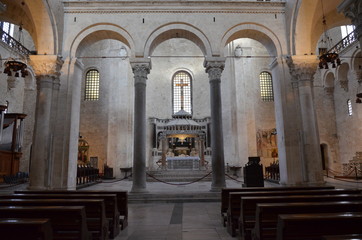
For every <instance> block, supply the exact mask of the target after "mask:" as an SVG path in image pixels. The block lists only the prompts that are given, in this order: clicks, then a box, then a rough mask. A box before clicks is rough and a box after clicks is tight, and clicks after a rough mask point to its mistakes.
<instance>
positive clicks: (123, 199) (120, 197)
mask: <svg viewBox="0 0 362 240" xmlns="http://www.w3.org/2000/svg"><path fill="white" fill-rule="evenodd" d="M18 193H20V194H116V195H117V208H118V211H119V215H120V220H119V222H120V225H121V230H123V229H125V228H126V227H127V226H128V192H127V191H99V190H79V191H76V190H22V191H15V194H18Z"/></svg>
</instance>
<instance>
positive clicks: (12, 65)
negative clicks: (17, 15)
mask: <svg viewBox="0 0 362 240" xmlns="http://www.w3.org/2000/svg"><path fill="white" fill-rule="evenodd" d="M9 37H11V36H9ZM12 40H13V41H12V44H14V45H15V46H16V47H17V49H20V48H24V47H23V44H22V40H23V27H22V23H20V26H19V41H16V40H15V39H12ZM4 67H5V69H4V73H5V74H7V75H8V76H9V77H11V76H12V75H13V73H14V77H20V76H21V77H22V78H25V77H26V76H27V75H28V72H27V67H28V66H27V65H26V63H24V62H23V61H19V60H15V59H14V58H12V57H11V56H10V57H9V58H8V59H7V60H6V61H5V63H4Z"/></svg>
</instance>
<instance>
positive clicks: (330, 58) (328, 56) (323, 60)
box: [319, 0, 341, 69]
mask: <svg viewBox="0 0 362 240" xmlns="http://www.w3.org/2000/svg"><path fill="white" fill-rule="evenodd" d="M321 4H322V13H323V18H322V19H323V20H322V23H323V30H324V33H323V36H322V40H321V42H323V43H324V44H326V47H327V51H326V52H323V54H322V55H320V56H319V68H320V69H323V68H324V69H328V64H329V63H330V64H332V68H336V66H339V65H341V60H340V59H339V55H338V53H336V52H335V51H334V49H331V47H332V46H331V45H332V39H331V38H330V37H329V35H328V30H327V21H326V17H325V15H324V8H323V1H322V0H321ZM328 49H329V50H328ZM331 50H333V51H332V52H330V51H331Z"/></svg>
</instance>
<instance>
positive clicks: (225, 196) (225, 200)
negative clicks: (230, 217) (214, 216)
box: [221, 186, 335, 227]
mask: <svg viewBox="0 0 362 240" xmlns="http://www.w3.org/2000/svg"><path fill="white" fill-rule="evenodd" d="M334 188H335V187H334V186H294V187H247V188H223V189H221V221H222V223H223V225H224V227H226V221H227V216H226V214H227V210H228V208H229V193H231V192H265V191H293V190H318V189H334Z"/></svg>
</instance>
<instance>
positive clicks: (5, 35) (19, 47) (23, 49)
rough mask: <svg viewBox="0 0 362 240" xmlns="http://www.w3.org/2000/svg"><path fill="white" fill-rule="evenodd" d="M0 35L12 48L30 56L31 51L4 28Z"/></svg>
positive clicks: (0, 30)
mask: <svg viewBox="0 0 362 240" xmlns="http://www.w3.org/2000/svg"><path fill="white" fill-rule="evenodd" d="M0 36H1V41H2V42H4V43H5V44H7V45H8V46H9V47H10V48H12V49H13V50H14V51H16V52H17V53H19V54H20V55H23V56H28V55H30V54H31V51H30V50H29V49H27V48H26V47H24V46H23V45H22V44H21V43H20V42H18V41H16V40H15V39H14V38H13V37H12V36H10V35H9V34H8V33H6V32H4V31H3V30H2V29H0Z"/></svg>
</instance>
